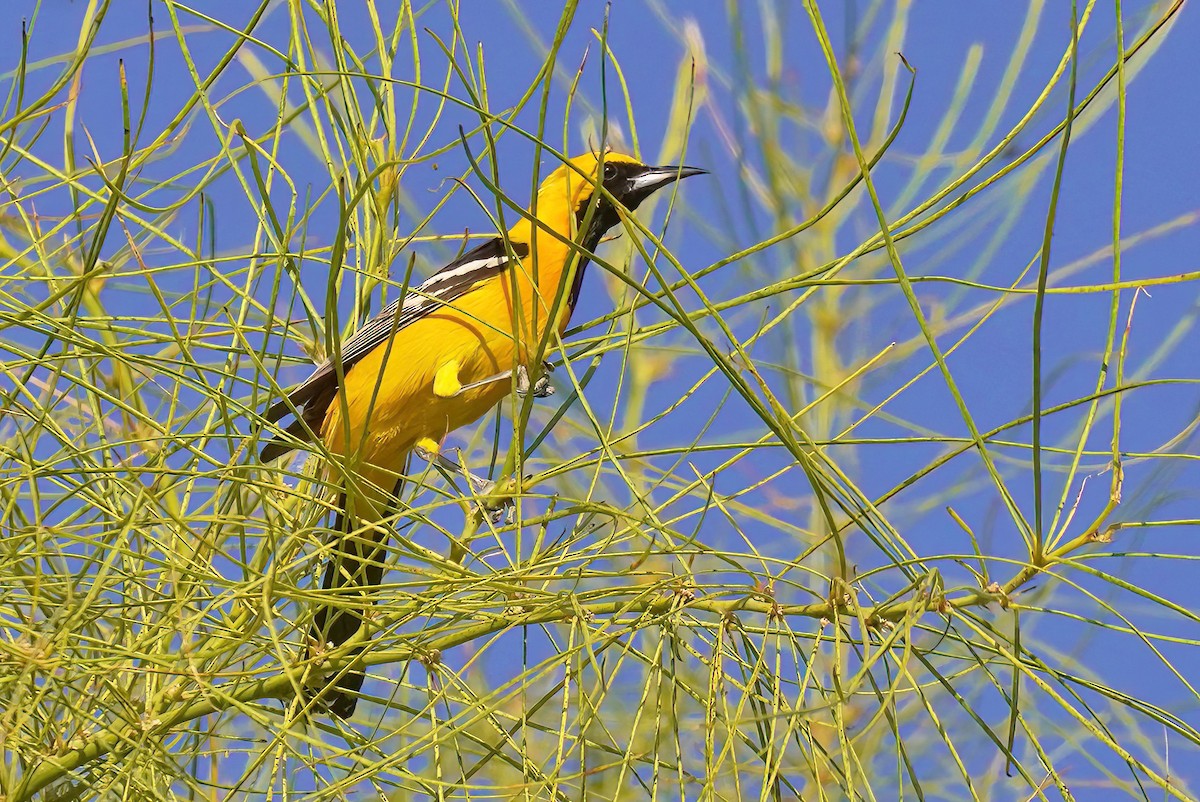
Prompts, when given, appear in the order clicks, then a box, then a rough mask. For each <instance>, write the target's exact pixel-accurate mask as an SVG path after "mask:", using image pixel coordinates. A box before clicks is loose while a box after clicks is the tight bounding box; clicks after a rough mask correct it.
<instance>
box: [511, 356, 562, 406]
mask: <svg viewBox="0 0 1200 802" xmlns="http://www.w3.org/2000/svg"><path fill="white" fill-rule="evenodd" d="M552 370H554V366H553V365H551V364H550V363H549V362H543V363H542V375H541V376H538V379H537V381H535V382H533V383H532V384H531V383H530V381H529V371H528V370H527V369H526V368H525V366H524V365H518V366H517V395H519V396H521V397H522V398H524V397H525V396H526V395H532V396H533V397H534V398H549V397H550V396H552V395H554V385H553V384H551V383H550V372H551V371H552Z"/></svg>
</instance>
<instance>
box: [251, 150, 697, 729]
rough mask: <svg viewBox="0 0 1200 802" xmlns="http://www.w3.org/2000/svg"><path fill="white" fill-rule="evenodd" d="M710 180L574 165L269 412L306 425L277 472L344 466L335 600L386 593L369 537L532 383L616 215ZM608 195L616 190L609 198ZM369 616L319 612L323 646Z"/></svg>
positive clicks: (618, 161)
mask: <svg viewBox="0 0 1200 802" xmlns="http://www.w3.org/2000/svg"><path fill="white" fill-rule="evenodd" d="M703 172H704V171H703V170H699V169H697V168H694V167H648V166H646V165H644V164H642V163H640V162H638V161H637V160H635V159H632V158H630V157H628V156H622V155H620V154H617V153H612V152H609V153H604V154H588V155H584V156H578V157H576V158H574V159H571V160H569V161H568V162H565V163H564V164H562V165H561V166H560V167H559V168H558V169H556V170H555V171H554V172H553V173H551V174H550V175H549V176H548V177H547V178H546V179H545V181H543V182H542V184H541V186H540V187H539V188H538V193H537V199H536V202H535V204H534V206H533V208H532V209H531V211H530V212H529V213H528V215H525V216H522V219H521V220H520V221H519V222H518V223H517V224H516V225H514V226H513V227H512V228H511V229H509V231H508V234H507V235H506V236H504V237H495V238H494V239H490V240H488V241H487V242H484V243H483V244H481V245H479V246H478V247H476V248H474V249H472V250H471V251H469V252H467V253H465V254H463V255H462V256H461V257H459V258H458V259H455V260H454V261H453V262H451V263H450V264H448V265H446V266H445V267H443V268H442V269H441V270H439V271H438V272H436V273H434V274H433V275H432V276H430V277H429V279H427V280H426V281H425V282H424V283H422V284H421V285H420V286H418V287H415V288H412V289H410V290H409V291H408V292H407V293H406V294H405V295H404V297H403V298H401V299H400V300H398V301H396V302H395V303H392V304H391V305H390V306H388V307H387V308H385V309H383V310H382V311H381V312H380V313H379V314H378V315H377V316H376V317H374V318H372V319H371V320H370V321H368V322H367V323H366V324H364V325H363V326H362V328H360V329H359V330H358V331H357V332H356V333H355V334H354V335H353V336H351V337H350V338H348V339H347V340H346V341H345V342H344V343H342V346H341V349H340V354H339V355H338V356H337V358H336V359H327V360H326V361H325V362H324V363H323V364H321V365H320V366H319V367H318V368H317V369H316V370H315V371H314V372H313V374H312V375H311V376H309V377H308V378H307V379H305V380H304V382H302V383H301V384H300V385H299V386H298V387H296V389H294V390H292V391H291V392H290V393H289V394H288V396H287V398H286V399H285V400H282V401H279V402H278V403H276V404H274V405H273V406H272V407H271V408H270V409H268V410H267V412H266V414H265V417H266V419H267V420H268V421H272V422H274V421H278V420H280V419H281V418H283V417H285V416H287V415H288V414H295V415H296V420H295V421H294V422H293V423H292V424H291V425H289V426H288V427H287V429H286V435H285V436H284V437H276V438H275V439H274V440H272V441H271V442H270V443H268V444H267V445H266V447H265V448H264V449H263V451H262V459H263V460H264V461H266V460H271V459H274V458H276V457H279V456H282V455H284V454H286V453H288V452H289V451H291V450H292V449H293V448H295V447H296V445H297V443H296V440H294V439H291V438H292V437H294V438H299V439H300V440H308V439H310V438H311V436H312V435H316V436H318V437H320V439H321V440H322V442H323V443H324V445H325V448H326V449H327V451H328V453H329V454H330V455H332V456H334V457H335V460H333V461H331V462H332V463H336V464H331V465H330V466H329V469H330V472H331V473H332V474H333V475H334V479H335V481H338V482H339V484H340V485H341V486H342V487H343V493H342V497H341V499H340V500H339V505H338V506H339V508H340V509H341V510H343V511H344V512H345V515H342V514H339V515H338V516H337V520H336V521H335V524H334V531H335V532H336V533H337V534H336V537H337V538H338V540H337V542H336V543H335V545H334V553H335V555H336V556H335V558H334V559H331V560H330V562H329V564H328V565H327V566H326V569H325V574H324V578H323V580H322V583H321V587H322V589H324V590H331V589H335V588H343V587H354V588H358V589H359V590H360V591H363V590H365V589H366V588H368V587H370V586H374V585H378V584H379V582H380V580H381V579H382V576H383V556H384V555H383V553H382V551H383V545H382V538H383V535H382V533H381V531H380V530H379V528H378V527H371V526H370V525H369V524H370V523H372V522H376V521H379V520H381V519H382V518H384V517H385V516H386V515H387V512H388V507H389V506H390V505H391V504H393V503H394V498H395V496H394V494H393V493H392V492H391V490H392V488H393V487H394V486H395V485H396V481H397V477H398V476H399V475H401V474H402V473H403V472H404V469H405V467H406V465H407V462H408V457H409V454H410V453H411V452H413V451H414V450H415V449H418V450H419V449H423V450H425V451H429V452H432V453H434V454H436V452H437V449H438V444H439V442H440V441H441V440H442V439H444V438H445V436H446V435H447V434H448V433H449V432H451V431H453V430H454V429H457V428H458V427H460V426H464V425H466V424H468V423H471V422H472V421H474V420H476V419H478V418H479V417H481V416H482V415H483V414H484V413H486V412H487V411H488V410H489V409H491V408H492V407H493V406H495V405H496V404H497V403H498V402H499V401H500V400H501V399H502V398H504V397H505V396H506V395H507V394H508V393H509V390H510V387H511V385H510V380H511V379H512V378H514V377H515V378H516V380H517V381H518V382H519V383H520V382H524V381H526V377H527V373H526V365H528V363H529V360H530V359H531V358H532V355H531V351H536V350H537V349H538V344H539V343H540V342H541V341H542V338H543V336H544V335H545V331H546V325H547V321H548V320H549V319H550V316H551V314H552V313H553V310H555V309H557V310H558V313H557V314H558V321H557V323H558V331H559V333H560V334H561V333H562V331H563V330H564V329H565V328H566V325H567V323H568V321H569V320H570V317H571V312H572V311H573V309H574V308H575V304H576V302H577V301H578V299H579V294H580V290H581V287H582V284H583V275H584V267H585V266H586V265H587V254H590V253H594V252H595V250H596V247H597V246H598V245H599V243H600V240H601V238H602V237H603V236H604V235H605V234H606V233H607V232H608V231H609V229H611V228H612V227H613V226H615V225H617V224H618V223H619V222H620V217H619V215H618V211H617V207H616V206H615V205H614V202H615V203H618V204H620V205H621V206H623V207H624V208H625V209H628V210H633V209H636V208H637V207H638V205H639V204H640V203H641V202H642V201H644V200H645V199H646V198H648V197H649V196H650V195H651V194H652V193H654V192H655V191H656V190H658V189H660V188H662V187H664V186H667V185H668V184H670V183H672V182H674V181H677V180H679V179H681V178H686V177H688V176H692V175H696V174H698V173H703ZM599 185H602V186H603V187H604V190H605V191H604V192H601V193H599V194H597V187H598V186H599ZM575 254H578V256H577V257H576V256H575ZM572 264H574V275H573V276H572V275H570V267H571V265H572ZM568 280H569V281H570V286H569V287H567V286H566V284H567V282H568ZM564 293H565V300H564V301H559V299H560V298H563V297H564ZM339 377H341V381H340V382H339ZM288 436H291V437H288ZM355 520H359V521H362V522H363V523H364V524H365V525H366V527H365V529H363V531H358V532H356V531H355V530H356V529H358V527H355V526H347V525H346V524H347V522H348V521H355ZM364 603H365V602H364ZM362 616H363V613H361V612H357V611H352V610H349V609H347V608H346V607H345V606H342V605H339V606H336V607H334V606H328V607H326V606H323V607H320V608H318V609H317V611H316V613H315V615H314V619H313V625H312V637H313V639H314V640H316V641H317V642H318V643H323V644H329V645H331V646H334V647H336V646H339V645H341V644H343V643H345V642H346V641H347V640H348V639H349V638H350V637H351V636H353V635H354V634H355V632H357V631H358V629H359V626H360V625H361V623H362ZM362 681H363V675H362V673H361V672H357V671H347V672H343V673H342V674H341V675H340V676H338V677H337V678H335V680H334V682H335V685H336V687H335V688H331V689H329V690H328V691H327V692H326V693H325V699H324V701H325V705H326V707H327V708H328V709H329V710H330V711H331V712H332V713H334V714H336V715H339V716H343V717H347V716H349V715H350V714H351V713H353V712H354V707H355V703H356V701H357V691H358V689H359V688H360V687H361V686H362Z"/></svg>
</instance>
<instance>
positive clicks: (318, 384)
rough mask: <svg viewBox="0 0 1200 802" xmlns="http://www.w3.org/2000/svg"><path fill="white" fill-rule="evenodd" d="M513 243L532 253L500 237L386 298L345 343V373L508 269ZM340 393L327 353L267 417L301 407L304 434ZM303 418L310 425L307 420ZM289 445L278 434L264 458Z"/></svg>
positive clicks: (295, 428) (296, 429)
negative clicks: (394, 297)
mask: <svg viewBox="0 0 1200 802" xmlns="http://www.w3.org/2000/svg"><path fill="white" fill-rule="evenodd" d="M509 248H511V249H512V254H513V255H515V256H516V257H517V258H518V259H524V258H525V257H526V256H528V255H529V248H528V247H527V246H525V245H523V244H521V243H518V242H510V243H508V245H507V247H506V245H505V242H504V240H503V239H501V238H500V237H496V238H495V239H490V240H488V241H487V242H484V243H483V244H481V245H479V246H478V247H476V248H472V249H471V250H470V251H468V252H466V253H464V254H463V255H462V256H460V257H459V258H457V259H455V260H454V261H453V262H451V263H450V264H448V265H446V266H445V267H443V268H442V269H441V270H439V271H437V272H436V273H434V274H433V275H432V276H430V277H429V278H427V279H426V280H425V281H424V282H422V283H421V285H420V286H417V287H410V288H409V289H408V292H407V293H405V295H404V298H403V299H401V300H398V301H393V302H392V303H390V304H388V305H387V306H386V307H384V308H383V309H382V310H381V311H380V312H379V314H378V315H376V316H375V317H373V318H371V319H370V320H368V321H367V322H366V324H364V325H363V327H362V328H360V329H359V330H358V331H356V332H354V334H353V335H351V336H350V337H349V338H348V339H347V340H346V341H345V342H343V343H342V375H345V374H346V373H347V372H348V371H349V370H350V368H351V367H353V366H354V363H356V362H358V361H359V360H360V359H362V358H363V357H364V356H366V355H367V354H369V353H370V352H371V351H373V350H374V349H375V348H377V347H378V346H380V345H381V344H383V343H385V342H387V341H388V339H390V338H391V337H392V335H393V334H395V333H396V332H398V331H400V330H401V329H403V328H405V327H406V326H408V325H410V324H412V323H413V322H414V321H417V320H420V319H421V318H423V317H424V316H425V315H428V314H429V313H430V312H433V311H435V310H436V309H438V308H440V307H442V306H444V305H446V304H448V303H450V302H451V301H453V300H454V299H456V298H458V297H460V296H462V295H464V294H466V293H467V292H468V291H469V290H470V289H471V288H472V287H474V286H475V285H476V284H478V283H479V282H480V281H485V280H487V279H489V278H492V277H494V276H497V275H499V274H500V273H502V272H504V270H505V269H506V268H507V267H508V265H509V261H510V259H509ZM336 394H337V368H336V366H335V363H334V361H333V360H332V359H326V360H325V361H324V362H323V363H321V364H320V365H318V366H317V369H316V370H314V371H313V372H312V375H311V376H309V377H308V378H307V379H305V380H304V381H303V382H301V383H300V384H299V385H298V386H297V387H296V388H295V389H294V390H292V391H291V392H290V393H288V396H287V399H286V400H283V401H278V402H276V403H275V404H274V405H272V406H271V408H270V409H268V410H267V411H266V413H265V414H264V416H263V417H265V418H266V419H267V420H268V421H272V422H273V421H277V420H279V419H280V418H283V417H286V416H287V415H288V414H289V413H291V411H292V410H293V409H299V408H303V413H302V415H301V418H300V419H298V420H297V421H296V422H294V423H292V424H291V425H290V426H289V427H288V428H287V431H288V433H290V434H293V435H297V436H299V437H300V438H301V439H305V438H304V436H303V435H304V433H305V429H312V428H313V427H312V425H311V424H312V423H313V422H316V423H317V425H320V418H323V417H324V414H325V409H326V408H327V407H328V406H329V403H330V401H332V400H333V397H334V396H335V395H336ZM318 416H319V417H318ZM300 420H304V421H306V422H308V423H309V425H308V426H307V427H306V426H304V425H303V424H301V422H300ZM291 450H292V446H290V445H288V444H287V442H286V441H281V440H280V439H279V438H276V439H275V440H272V441H271V442H270V443H268V444H267V446H266V447H265V448H264V449H263V460H264V461H265V460H269V459H274V458H275V457H278V456H282V455H283V454H286V453H287V452H288V451H291Z"/></svg>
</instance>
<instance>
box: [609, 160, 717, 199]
mask: <svg viewBox="0 0 1200 802" xmlns="http://www.w3.org/2000/svg"><path fill="white" fill-rule="evenodd" d="M707 172H708V170H701V169H700V168H699V167H684V166H682V165H676V166H668V167H647V168H646V171H645V172H643V173H642V174H641V175H638V176H636V177H634V179H633V180H632V181H631V182H630V185H631V186H630V187H629V189H630V192H631V193H633V194H637V195H641V196H643V197H644V196H646V195H649V194H650V193H652V192H654V191H655V190H657V189H660V188H662V187H665V186H666V185H667V184H669V183H671V182H672V181H678V180H680V179H682V178H688V177H689V176H693V175H703V174H704V173H707Z"/></svg>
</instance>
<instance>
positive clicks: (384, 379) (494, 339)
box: [321, 237, 570, 490]
mask: <svg viewBox="0 0 1200 802" xmlns="http://www.w3.org/2000/svg"><path fill="white" fill-rule="evenodd" d="M546 238H547V239H548V237H546ZM546 246H550V243H546V244H545V246H543V247H542V248H541V252H542V253H541V255H542V257H543V258H542V259H541V260H539V261H540V262H541V264H542V265H546V264H551V265H558V264H561V263H563V262H565V261H566V259H565V258H559V259H555V258H550V259H547V258H545V257H546V256H547V254H546V250H547V247H546ZM551 247H553V246H551ZM562 249H563V250H564V251H565V250H566V246H562ZM530 273H531V271H530V270H527V269H526V266H525V265H514V266H513V267H512V268H510V269H509V270H508V271H505V274H504V275H502V276H500V277H498V278H495V279H493V280H490V281H484V282H481V283H480V284H479V285H478V286H477V287H475V288H473V289H472V290H470V291H469V292H467V293H466V294H464V295H462V296H460V297H459V298H457V299H455V300H454V301H452V302H451V303H450V304H449V305H447V306H446V307H443V308H442V309H440V310H438V311H437V312H433V313H430V314H428V315H425V316H424V317H422V318H419V319H418V320H415V321H413V322H412V323H411V324H409V325H408V326H406V327H404V328H403V329H401V330H399V331H398V332H397V333H396V335H395V336H394V337H393V338H392V340H391V342H390V343H386V342H385V343H383V344H381V345H380V346H378V347H377V348H375V349H374V350H372V351H371V352H370V353H368V354H367V355H366V356H364V357H363V358H362V359H360V360H359V361H358V362H356V363H355V364H354V365H353V367H351V368H350V370H349V371H348V372H347V374H346V377H345V381H344V385H343V387H344V391H343V393H342V394H341V395H340V397H338V398H335V399H334V401H333V403H332V404H330V406H329V411H328V413H327V414H326V417H325V421H324V424H323V425H322V427H321V435H322V439H323V440H324V443H325V446H326V448H328V449H329V451H330V452H331V453H333V454H337V455H340V456H342V457H343V458H345V459H343V460H342V462H343V463H345V464H346V465H347V467H351V466H352V470H353V472H354V473H355V474H356V475H357V477H358V478H359V479H363V480H366V481H368V482H371V483H373V484H375V485H377V486H378V487H380V488H383V489H387V490H390V489H391V486H392V485H394V484H395V475H396V474H398V473H400V472H402V471H403V470H404V467H405V462H406V461H407V459H408V454H409V452H410V451H412V449H413V447H414V446H415V445H416V444H417V443H418V442H419V441H422V440H425V439H428V440H432V441H434V442H440V441H441V440H442V439H443V438H444V437H445V436H446V435H447V434H449V433H450V432H452V431H453V430H455V429H457V428H459V427H461V426H465V425H467V424H469V423H472V422H473V421H475V420H478V419H479V418H480V417H482V416H483V415H484V414H486V413H487V411H488V410H489V409H491V408H492V407H494V406H495V405H496V404H497V403H499V402H500V401H501V400H502V399H503V398H504V397H505V396H507V395H508V394H509V393H510V391H511V387H512V385H511V382H510V381H508V380H501V381H493V382H490V383H487V384H484V385H482V386H480V387H477V388H474V389H471V390H464V391H463V392H461V393H460V394H458V395H455V396H452V397H442V396H439V395H437V394H435V393H434V378H435V376H437V374H438V372H439V371H440V370H442V369H443V367H444V366H446V365H447V364H448V363H457V365H458V381H459V382H461V383H462V384H463V385H469V384H471V383H473V382H478V381H482V380H484V379H488V378H491V377H494V376H496V375H497V374H499V373H502V372H504V371H509V370H514V369H515V368H516V367H517V366H518V365H521V364H528V361H529V358H530V355H529V352H530V351H532V350H535V349H536V348H537V345H538V342H539V340H540V338H541V337H542V334H543V332H544V331H545V328H546V320H548V319H549V313H550V310H551V307H552V306H553V303H554V296H555V293H556V292H557V291H558V288H559V284H560V281H561V279H562V268H561V267H560V268H559V269H558V270H557V271H552V272H551V271H548V272H545V273H539V274H538V275H537V282H536V284H535V283H534V281H533V280H532V278H533V276H532V275H531V274H530ZM538 286H541V287H544V288H546V290H545V293H544V294H543V293H540V292H538V291H537V289H536V288H537V287H538ZM560 307H561V311H560V314H559V319H558V324H559V325H558V326H557V328H558V329H559V331H560V332H561V331H562V329H563V328H564V327H565V326H566V323H567V320H568V318H569V315H570V310H568V309H566V303H565V299H564V300H563V301H561V302H560Z"/></svg>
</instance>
